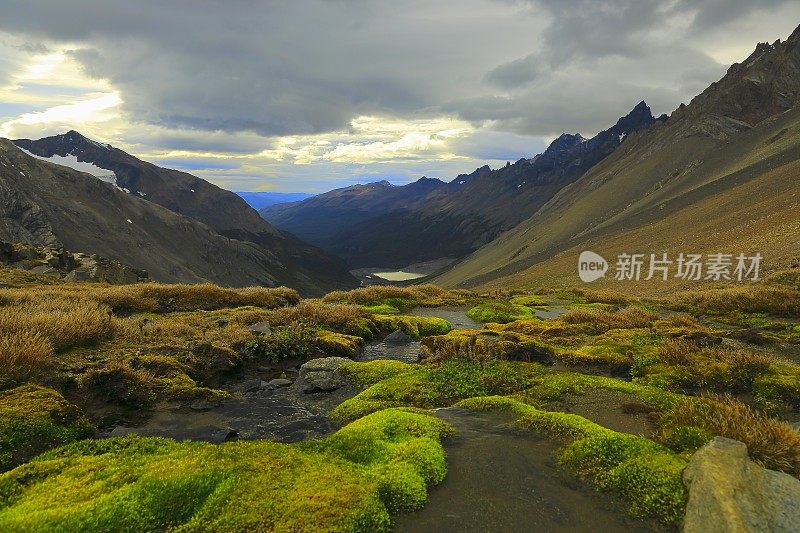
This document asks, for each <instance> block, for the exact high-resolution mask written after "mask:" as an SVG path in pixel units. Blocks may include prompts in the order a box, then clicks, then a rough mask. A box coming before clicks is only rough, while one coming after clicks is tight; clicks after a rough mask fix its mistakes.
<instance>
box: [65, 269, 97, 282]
mask: <svg viewBox="0 0 800 533" xmlns="http://www.w3.org/2000/svg"><path fill="white" fill-rule="evenodd" d="M91 280H92V276H91V274H89V273H88V272H86V271H85V270H78V269H77V268H76V269H75V270H71V271H70V272H69V273H68V274H67V275H66V276H64V281H91Z"/></svg>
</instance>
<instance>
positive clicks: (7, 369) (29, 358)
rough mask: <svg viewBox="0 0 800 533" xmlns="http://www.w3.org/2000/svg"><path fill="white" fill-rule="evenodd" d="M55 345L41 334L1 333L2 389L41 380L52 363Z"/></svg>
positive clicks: (29, 332) (0, 375) (0, 385)
mask: <svg viewBox="0 0 800 533" xmlns="http://www.w3.org/2000/svg"><path fill="white" fill-rule="evenodd" d="M52 357H53V345H52V344H51V343H50V341H48V340H47V339H46V338H45V337H43V336H42V335H40V334H39V333H36V332H32V331H18V332H14V333H7V332H3V333H0V366H2V372H0V387H2V388H8V387H10V386H14V385H21V384H23V383H25V382H27V381H31V380H34V379H37V378H39V377H40V376H42V375H43V374H44V373H45V372H46V369H47V367H48V366H49V365H50V363H51V362H52Z"/></svg>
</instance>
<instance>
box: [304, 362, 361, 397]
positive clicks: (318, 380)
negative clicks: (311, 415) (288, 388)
mask: <svg viewBox="0 0 800 533" xmlns="http://www.w3.org/2000/svg"><path fill="white" fill-rule="evenodd" d="M349 362H350V359H345V358H344V357H321V358H319V359H312V360H311V361H309V362H307V363H305V364H304V365H303V366H301V367H300V377H299V378H298V380H297V383H298V385H299V387H300V389H301V390H302V391H303V392H317V391H332V390H336V389H338V388H341V387H344V386H345V385H347V384H348V382H347V379H346V378H345V377H344V376H342V375H341V374H339V373H338V372H336V369H337V368H339V367H340V366H341V365H343V364H344V363H349Z"/></svg>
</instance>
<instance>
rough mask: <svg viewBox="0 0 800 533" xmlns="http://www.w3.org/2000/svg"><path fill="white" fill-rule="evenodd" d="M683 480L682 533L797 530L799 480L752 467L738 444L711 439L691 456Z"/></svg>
mask: <svg viewBox="0 0 800 533" xmlns="http://www.w3.org/2000/svg"><path fill="white" fill-rule="evenodd" d="M683 479H684V483H685V484H686V486H687V487H688V488H689V501H688V503H687V505H686V517H685V519H684V524H683V531H684V532H686V533H701V532H702V533H716V532H719V533H723V532H730V531H736V532H751V531H752V532H757V531H758V532H790V531H798V529H800V480H797V479H796V478H794V477H792V476H790V475H788V474H784V473H782V472H776V471H774V470H768V469H766V468H763V467H761V466H759V465H757V464H756V463H754V462H752V461H751V460H750V459H749V457H748V455H747V446H745V445H744V444H743V443H741V442H739V441H735V440H732V439H727V438H724V437H715V438H714V440H712V441H711V442H710V443H709V444H707V445H706V446H705V447H703V448H701V449H700V450H699V451H698V452H697V453H695V454H694V456H693V457H692V460H691V462H690V463H689V466H688V467H687V468H686V470H685V471H684V474H683Z"/></svg>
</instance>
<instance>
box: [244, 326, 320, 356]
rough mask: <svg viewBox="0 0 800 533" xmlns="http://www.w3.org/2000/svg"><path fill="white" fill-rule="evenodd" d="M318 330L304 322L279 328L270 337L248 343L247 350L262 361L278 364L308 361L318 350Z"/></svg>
mask: <svg viewBox="0 0 800 533" xmlns="http://www.w3.org/2000/svg"><path fill="white" fill-rule="evenodd" d="M316 340H317V330H316V328H313V327H309V326H307V325H306V324H305V323H304V322H294V323H292V324H290V325H288V326H277V327H275V328H273V329H272V332H271V333H270V334H269V335H266V336H263V337H258V338H256V339H253V340H251V341H248V343H247V344H246V348H247V349H248V351H249V352H250V353H252V354H253V355H255V356H256V357H258V358H259V359H261V360H264V361H267V362H269V363H272V364H278V363H281V362H283V361H286V360H295V359H298V360H304V359H308V358H309V357H310V356H311V354H312V353H314V351H315V350H316V347H317V344H316Z"/></svg>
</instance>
